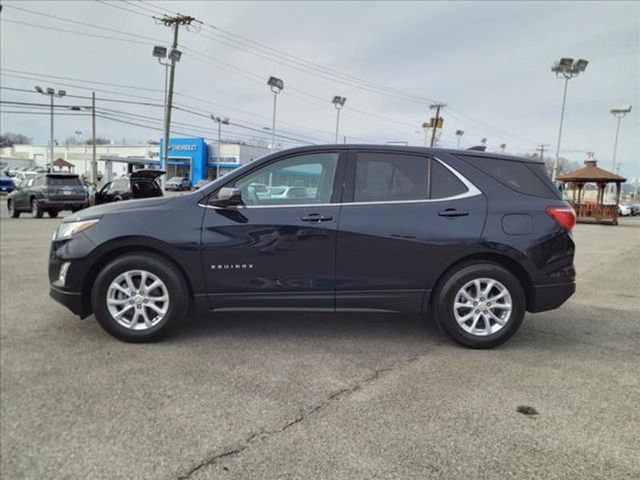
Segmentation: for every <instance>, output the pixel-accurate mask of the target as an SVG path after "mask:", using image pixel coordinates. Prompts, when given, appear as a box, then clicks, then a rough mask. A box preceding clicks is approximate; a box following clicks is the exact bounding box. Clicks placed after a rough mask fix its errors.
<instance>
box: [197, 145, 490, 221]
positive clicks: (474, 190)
mask: <svg viewBox="0 0 640 480" xmlns="http://www.w3.org/2000/svg"><path fill="white" fill-rule="evenodd" d="M431 158H433V159H434V160H436V161H437V162H438V163H440V164H441V165H443V166H444V167H445V168H446V169H448V170H449V171H450V172H451V173H453V174H454V175H455V176H456V178H458V180H460V181H461V182H462V183H463V184H464V186H465V187H466V188H467V191H466V192H465V193H461V194H460V195H453V196H452V197H446V198H426V199H423V200H383V201H379V202H342V203H298V204H296V205H243V206H239V207H217V206H214V205H203V204H201V203H198V206H200V207H204V208H213V209H215V210H229V209H234V210H245V209H253V208H302V207H337V206H343V207H348V206H352V205H353V206H362V205H395V204H404V203H434V202H448V201H450V200H461V199H463V198H470V197H476V196H478V195H482V192H481V191H480V189H479V188H478V187H476V186H475V185H474V184H473V183H471V181H469V180H468V179H467V178H466V177H464V176H463V175H462V174H461V173H460V172H458V171H457V170H455V169H454V168H453V167H451V166H450V165H447V164H446V163H445V162H443V161H442V160H440V159H439V158H436V157H431Z"/></svg>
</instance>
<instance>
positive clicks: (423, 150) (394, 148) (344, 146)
mask: <svg viewBox="0 0 640 480" xmlns="http://www.w3.org/2000/svg"><path fill="white" fill-rule="evenodd" d="M351 149H358V150H376V151H389V152H412V153H420V154H423V155H424V154H427V155H432V156H436V157H437V156H438V154H439V153H447V154H450V155H456V156H459V155H464V156H465V157H477V158H478V159H482V158H500V159H503V160H508V161H512V162H526V163H538V164H544V162H542V161H540V160H536V159H531V158H524V157H516V156H514V155H504V154H501V153H494V152H481V151H479V150H459V149H455V148H430V147H419V146H409V145H379V144H358V143H336V144H325V145H309V146H304V147H295V148H290V149H287V150H286V151H287V152H291V153H297V152H306V151H318V150H351ZM283 151H284V150H280V151H278V152H275V153H282V152H283Z"/></svg>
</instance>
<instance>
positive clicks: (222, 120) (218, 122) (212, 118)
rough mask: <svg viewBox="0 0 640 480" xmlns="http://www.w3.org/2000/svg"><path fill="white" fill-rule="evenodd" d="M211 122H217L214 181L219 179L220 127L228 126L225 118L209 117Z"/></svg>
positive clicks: (227, 120)
mask: <svg viewBox="0 0 640 480" xmlns="http://www.w3.org/2000/svg"><path fill="white" fill-rule="evenodd" d="M211 120H213V121H214V122H217V124H218V153H217V157H218V158H216V179H218V178H220V159H221V158H222V157H221V156H220V145H221V143H222V125H229V119H228V118H227V117H224V118H220V117H216V116H214V115H211Z"/></svg>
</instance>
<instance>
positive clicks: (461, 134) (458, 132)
mask: <svg viewBox="0 0 640 480" xmlns="http://www.w3.org/2000/svg"><path fill="white" fill-rule="evenodd" d="M463 135H464V130H456V137H458V149H460V140H462V136H463Z"/></svg>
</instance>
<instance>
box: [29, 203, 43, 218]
mask: <svg viewBox="0 0 640 480" xmlns="http://www.w3.org/2000/svg"><path fill="white" fill-rule="evenodd" d="M31 215H33V218H42V215H44V210H42V207H40V204H39V203H38V200H36V199H35V198H34V199H32V200H31Z"/></svg>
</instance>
